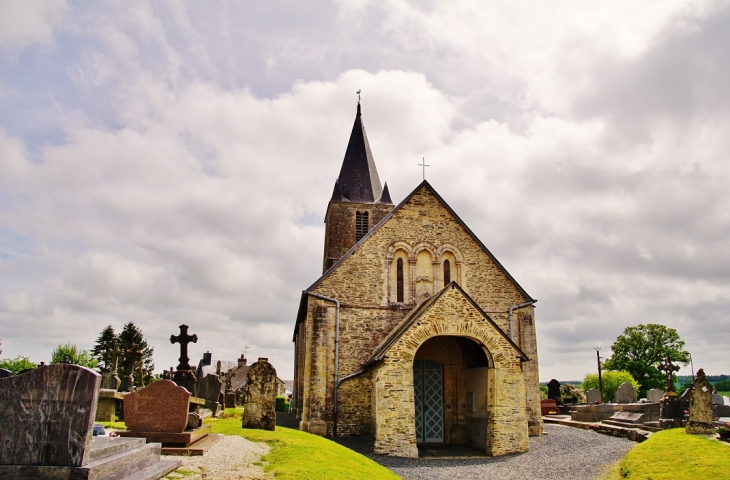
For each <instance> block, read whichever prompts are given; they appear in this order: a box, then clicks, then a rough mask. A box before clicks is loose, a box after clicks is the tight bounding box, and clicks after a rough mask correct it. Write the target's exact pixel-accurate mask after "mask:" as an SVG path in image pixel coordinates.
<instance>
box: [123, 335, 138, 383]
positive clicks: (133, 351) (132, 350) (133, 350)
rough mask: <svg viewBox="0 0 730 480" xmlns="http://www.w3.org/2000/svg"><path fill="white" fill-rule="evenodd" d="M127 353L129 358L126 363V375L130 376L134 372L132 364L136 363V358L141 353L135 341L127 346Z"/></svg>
mask: <svg viewBox="0 0 730 480" xmlns="http://www.w3.org/2000/svg"><path fill="white" fill-rule="evenodd" d="M124 353H126V354H127V355H128V357H127V358H129V365H127V376H128V377H131V376H132V372H134V364H135V363H137V358H139V357H140V356H141V355H142V352H141V351H140V349H139V347H137V344H136V343H133V344H132V345H130V346H129V350H127V351H125V352H124Z"/></svg>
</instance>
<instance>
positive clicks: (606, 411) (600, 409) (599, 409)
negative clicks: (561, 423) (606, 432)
mask: <svg viewBox="0 0 730 480" xmlns="http://www.w3.org/2000/svg"><path fill="white" fill-rule="evenodd" d="M613 414H614V406H613V405H612V404H608V403H599V404H594V405H578V406H576V407H575V411H574V412H571V413H570V418H571V420H575V421H577V422H600V421H601V420H605V419H608V418H611V416H612V415H613Z"/></svg>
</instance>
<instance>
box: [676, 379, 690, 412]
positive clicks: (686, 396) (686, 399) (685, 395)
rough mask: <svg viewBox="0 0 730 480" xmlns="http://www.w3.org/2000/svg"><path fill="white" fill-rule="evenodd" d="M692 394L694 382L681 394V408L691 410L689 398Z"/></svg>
mask: <svg viewBox="0 0 730 480" xmlns="http://www.w3.org/2000/svg"><path fill="white" fill-rule="evenodd" d="M691 394H692V384H690V386H689V388H687V390H685V391H684V393H683V394H682V395H680V396H679V408H681V409H683V410H689V398H690V396H691Z"/></svg>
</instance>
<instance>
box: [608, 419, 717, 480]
mask: <svg viewBox="0 0 730 480" xmlns="http://www.w3.org/2000/svg"><path fill="white" fill-rule="evenodd" d="M679 478H698V479H700V478H701V479H708V480H709V479H714V478H717V479H720V478H730V445H728V444H723V443H721V442H718V441H716V440H712V439H709V438H706V437H702V436H698V435H688V434H687V433H686V432H685V430H684V428H674V429H671V430H663V431H661V432H657V433H655V434H654V435H652V436H651V437H650V438H649V439H648V440H647V441H645V442H643V443H640V444H639V445H637V446H636V447H634V448H633V449H632V450H631V451H630V452H629V453H627V454H626V456H625V457H624V458H623V459H621V461H620V462H618V463H616V464H614V465H613V466H612V467H611V469H610V470H609V471H608V472H607V473H606V475H604V476H603V477H602V479H603V480H619V479H630V480H663V479H672V480H675V479H679Z"/></svg>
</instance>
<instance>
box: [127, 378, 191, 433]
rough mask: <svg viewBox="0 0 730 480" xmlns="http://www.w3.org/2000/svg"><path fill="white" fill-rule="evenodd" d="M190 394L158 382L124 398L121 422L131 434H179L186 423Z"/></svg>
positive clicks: (162, 381)
mask: <svg viewBox="0 0 730 480" xmlns="http://www.w3.org/2000/svg"><path fill="white" fill-rule="evenodd" d="M189 400H190V392H188V391H187V390H186V389H185V388H183V387H179V386H177V385H175V383H174V382H171V381H170V380H158V381H156V382H152V383H151V384H149V385H148V386H146V387H144V388H140V389H139V390H137V391H136V392H134V393H130V394H129V395H127V396H125V397H124V423H125V424H126V425H127V428H128V429H129V430H130V431H132V432H140V433H144V432H170V433H181V432H182V431H183V430H185V428H186V427H187V424H188V403H189Z"/></svg>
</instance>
